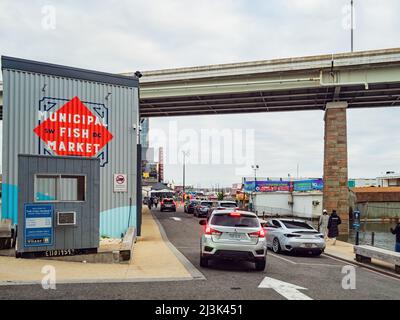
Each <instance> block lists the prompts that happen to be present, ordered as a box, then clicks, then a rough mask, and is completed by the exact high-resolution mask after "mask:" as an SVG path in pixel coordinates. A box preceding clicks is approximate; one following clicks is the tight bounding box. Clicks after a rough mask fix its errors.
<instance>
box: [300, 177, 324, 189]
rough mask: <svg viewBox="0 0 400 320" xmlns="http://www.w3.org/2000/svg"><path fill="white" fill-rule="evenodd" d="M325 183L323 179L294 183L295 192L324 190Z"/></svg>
mask: <svg viewBox="0 0 400 320" xmlns="http://www.w3.org/2000/svg"><path fill="white" fill-rule="evenodd" d="M323 188H324V181H323V180H322V179H309V180H297V181H294V191H312V190H322V189H323Z"/></svg>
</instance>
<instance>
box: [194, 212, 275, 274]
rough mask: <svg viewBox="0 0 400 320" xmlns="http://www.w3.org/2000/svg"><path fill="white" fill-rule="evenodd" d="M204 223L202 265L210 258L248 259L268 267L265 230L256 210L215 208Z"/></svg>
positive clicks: (262, 266)
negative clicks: (254, 211) (255, 212)
mask: <svg viewBox="0 0 400 320" xmlns="http://www.w3.org/2000/svg"><path fill="white" fill-rule="evenodd" d="M199 223H200V224H201V225H204V234H203V236H202V237H201V241H200V266H202V267H207V266H208V263H209V261H210V260H213V259H230V260H245V261H251V262H254V263H255V267H256V269H257V270H260V271H262V270H264V269H265V264H266V255H267V244H266V239H265V232H264V229H263V228H262V227H261V225H260V221H259V220H258V218H257V216H256V215H255V214H254V213H252V212H247V211H237V210H227V209H222V210H214V211H213V213H212V214H211V216H210V217H209V218H208V219H207V220H200V221H199Z"/></svg>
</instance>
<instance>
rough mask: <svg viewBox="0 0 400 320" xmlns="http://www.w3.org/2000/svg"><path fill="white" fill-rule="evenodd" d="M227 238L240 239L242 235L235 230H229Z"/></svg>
mask: <svg viewBox="0 0 400 320" xmlns="http://www.w3.org/2000/svg"><path fill="white" fill-rule="evenodd" d="M229 238H230V239H232V240H240V239H242V235H241V234H240V233H237V232H231V233H229Z"/></svg>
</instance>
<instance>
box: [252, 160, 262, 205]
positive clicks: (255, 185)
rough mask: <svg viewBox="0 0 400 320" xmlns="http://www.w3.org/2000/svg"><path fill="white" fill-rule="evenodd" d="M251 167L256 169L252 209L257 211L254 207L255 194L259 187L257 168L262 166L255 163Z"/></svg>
mask: <svg viewBox="0 0 400 320" xmlns="http://www.w3.org/2000/svg"><path fill="white" fill-rule="evenodd" d="M251 168H252V169H253V170H254V190H253V193H252V197H251V202H252V203H253V206H252V209H253V211H255V208H254V195H255V193H256V188H257V170H258V169H259V168H260V167H259V166H258V164H255V165H252V166H251Z"/></svg>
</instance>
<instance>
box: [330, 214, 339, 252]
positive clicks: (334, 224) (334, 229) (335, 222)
mask: <svg viewBox="0 0 400 320" xmlns="http://www.w3.org/2000/svg"><path fill="white" fill-rule="evenodd" d="M341 223H342V220H341V219H340V217H339V216H338V214H337V213H336V210H332V213H331V216H330V217H329V220H328V238H330V239H333V243H332V245H335V244H336V237H337V236H338V235H339V225H340V224H341Z"/></svg>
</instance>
